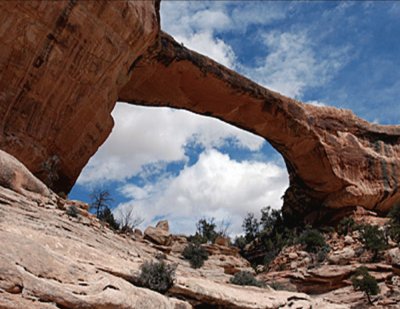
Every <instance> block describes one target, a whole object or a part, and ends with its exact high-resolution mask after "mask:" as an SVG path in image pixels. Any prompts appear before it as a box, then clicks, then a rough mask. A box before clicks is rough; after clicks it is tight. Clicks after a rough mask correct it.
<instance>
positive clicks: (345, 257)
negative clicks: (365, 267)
mask: <svg viewBox="0 0 400 309" xmlns="http://www.w3.org/2000/svg"><path fill="white" fill-rule="evenodd" d="M355 255H356V253H355V251H354V250H353V249H352V248H351V247H345V248H343V249H342V250H338V251H333V252H330V253H329V254H328V256H327V260H328V261H329V263H330V264H335V265H346V264H349V263H350V261H351V260H352V259H353V258H354V257H355Z"/></svg>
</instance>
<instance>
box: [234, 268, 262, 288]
mask: <svg viewBox="0 0 400 309" xmlns="http://www.w3.org/2000/svg"><path fill="white" fill-rule="evenodd" d="M230 282H231V283H232V284H236V285H251V286H258V287H263V286H264V284H263V283H262V282H261V281H258V280H257V279H256V278H255V277H254V276H253V274H252V273H251V272H249V271H239V272H237V273H236V274H235V275H234V276H233V277H232V278H231V279H230Z"/></svg>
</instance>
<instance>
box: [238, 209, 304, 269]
mask: <svg viewBox="0 0 400 309" xmlns="http://www.w3.org/2000/svg"><path fill="white" fill-rule="evenodd" d="M242 228H243V231H244V236H241V237H239V238H237V239H236V241H235V245H236V246H237V247H238V248H239V249H241V254H242V255H243V256H244V257H245V258H248V259H249V261H250V262H251V264H252V265H253V266H256V265H259V264H263V265H265V266H268V265H269V264H270V262H271V261H273V260H274V258H275V257H276V256H277V255H278V254H279V252H280V251H281V250H282V248H283V247H285V246H289V245H292V244H294V243H296V241H297V236H298V231H297V228H293V227H290V228H289V225H288V222H287V221H286V220H285V219H284V218H283V215H282V211H281V210H275V209H272V208H271V207H269V206H267V207H264V208H262V209H261V219H260V220H259V221H258V220H257V218H255V216H254V214H252V213H248V214H247V216H246V217H245V218H244V220H243V223H242ZM254 240H255V243H254V246H253V247H254V248H253V249H250V251H249V252H245V250H243V249H244V248H245V246H246V245H247V244H249V243H251V242H253V241H254ZM252 251H253V252H252ZM254 252H256V254H253V253H254ZM260 253H262V254H260Z"/></svg>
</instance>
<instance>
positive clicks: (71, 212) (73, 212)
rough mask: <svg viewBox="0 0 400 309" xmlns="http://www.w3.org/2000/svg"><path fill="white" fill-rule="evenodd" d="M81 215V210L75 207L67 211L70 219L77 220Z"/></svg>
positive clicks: (70, 207)
mask: <svg viewBox="0 0 400 309" xmlns="http://www.w3.org/2000/svg"><path fill="white" fill-rule="evenodd" d="M78 214H79V210H78V208H77V207H76V206H75V205H71V206H69V207H68V209H67V215H68V216H70V217H74V218H77V217H78Z"/></svg>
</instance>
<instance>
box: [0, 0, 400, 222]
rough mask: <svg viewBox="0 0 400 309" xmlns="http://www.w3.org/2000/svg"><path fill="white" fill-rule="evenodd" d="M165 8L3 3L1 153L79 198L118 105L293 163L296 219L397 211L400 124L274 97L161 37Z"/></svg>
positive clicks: (291, 210)
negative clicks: (246, 137) (182, 115)
mask: <svg viewBox="0 0 400 309" xmlns="http://www.w3.org/2000/svg"><path fill="white" fill-rule="evenodd" d="M158 10H159V1H157V0H154V1H107V2H103V1H102V2H100V1H76V0H69V1H39V0H37V1H22V0H21V1H1V2H0V42H1V48H0V68H1V69H0V72H1V73H0V74H1V75H0V91H1V95H0V114H1V115H2V116H3V117H2V119H1V121H0V148H1V149H3V150H6V151H7V152H9V153H11V154H13V155H15V156H17V157H18V159H19V160H20V161H21V162H23V163H24V164H25V165H26V166H27V167H28V168H29V170H31V171H32V172H33V173H34V174H35V175H36V176H38V177H39V178H40V179H42V180H44V181H45V182H46V183H47V184H49V185H50V186H51V187H52V188H54V189H55V191H56V192H59V191H64V192H67V191H69V190H70V188H71V187H72V185H73V183H74V182H75V180H76V178H77V177H78V175H79V173H80V171H81V169H82V168H83V167H84V165H85V164H86V162H87V161H88V159H89V158H90V157H91V156H92V155H93V154H94V153H95V152H96V150H97V148H98V147H99V146H100V145H101V144H102V143H103V142H104V140H105V139H106V138H107V136H108V135H109V133H110V130H111V128H112V125H113V121H112V119H111V116H110V112H111V110H112V108H113V107H114V105H115V102H116V100H117V99H119V100H122V101H125V102H129V103H132V104H143V105H151V106H172V107H176V108H184V109H187V110H190V111H193V112H196V113H200V114H204V115H210V116H213V117H218V118H220V119H222V120H224V121H226V122H229V123H231V124H233V125H235V126H238V127H241V128H243V129H246V130H248V131H251V132H254V133H256V134H258V135H260V136H263V137H265V138H266V139H267V140H268V141H269V142H270V143H271V144H272V145H273V146H274V147H275V148H276V149H277V150H278V151H279V152H280V153H281V154H282V155H283V157H284V159H285V162H286V165H287V168H288V171H289V175H290V187H289V189H288V190H287V192H286V194H285V197H284V209H285V212H286V214H287V215H293V217H295V218H299V215H301V216H302V217H304V216H306V217H307V218H306V219H307V220H309V221H310V222H315V221H318V222H321V221H323V220H324V219H327V218H328V219H329V218H330V217H331V213H330V212H329V211H328V210H327V209H338V208H340V209H343V208H346V209H347V208H351V207H355V206H362V207H365V208H367V209H375V210H377V211H380V212H386V211H387V210H388V209H390V207H391V206H392V205H393V204H394V203H395V202H396V201H399V200H400V190H399V186H400V185H399V181H398V179H399V177H400V168H399V166H400V143H399V141H400V127H399V126H380V125H375V124H370V123H368V122H366V121H363V120H362V119H359V118H357V117H356V116H354V115H353V114H352V113H351V112H350V111H347V110H338V109H335V108H330V107H316V106H309V105H305V104H302V103H300V102H297V101H295V100H292V99H289V98H287V97H284V96H281V95H279V94H278V93H275V92H272V91H269V90H267V89H265V88H263V87H261V86H259V85H257V84H255V83H253V82H252V81H250V80H248V79H246V78H244V77H242V76H240V75H239V74H237V73H235V72H233V71H231V70H228V69H227V68H225V67H223V66H221V65H219V64H218V63H216V62H214V61H212V60H210V59H208V58H207V57H204V56H202V55H199V54H197V53H195V52H192V51H190V50H188V49H186V48H184V47H183V46H181V45H180V44H178V43H176V42H175V41H174V40H173V39H172V38H171V37H169V36H168V35H166V34H163V33H162V32H160V28H159V16H158V15H159V14H158Z"/></svg>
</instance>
